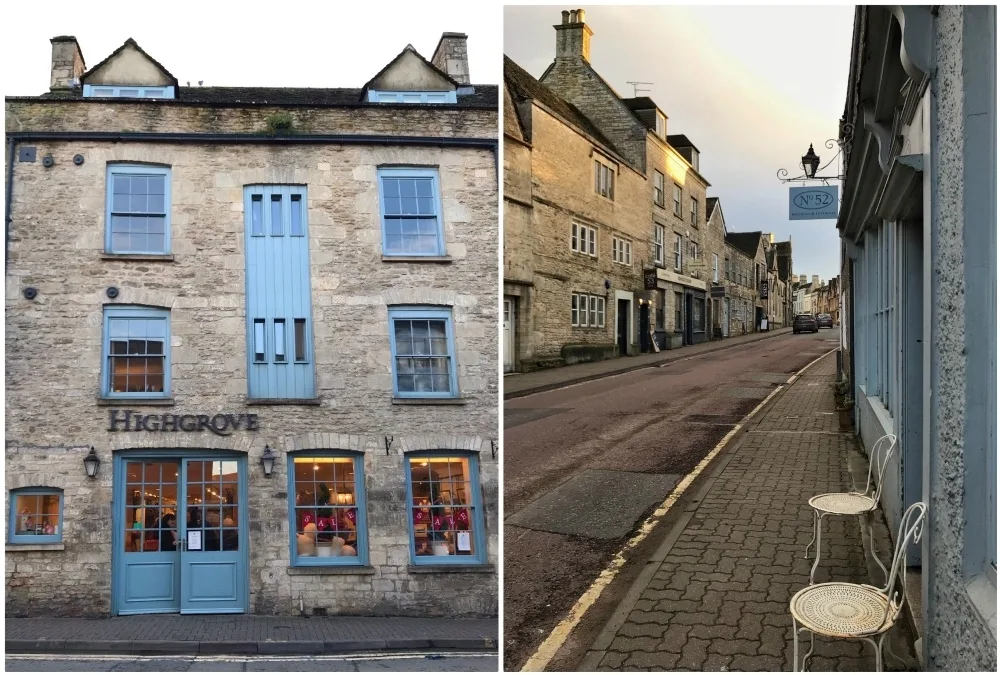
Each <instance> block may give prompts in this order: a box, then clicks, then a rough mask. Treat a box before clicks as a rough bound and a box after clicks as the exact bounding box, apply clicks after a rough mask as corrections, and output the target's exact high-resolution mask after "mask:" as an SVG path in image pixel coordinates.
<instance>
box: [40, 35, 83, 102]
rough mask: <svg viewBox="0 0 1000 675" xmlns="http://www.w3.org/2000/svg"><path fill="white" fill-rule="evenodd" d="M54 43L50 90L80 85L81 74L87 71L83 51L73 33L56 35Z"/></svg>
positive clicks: (52, 40)
mask: <svg viewBox="0 0 1000 675" xmlns="http://www.w3.org/2000/svg"><path fill="white" fill-rule="evenodd" d="M49 42H51V43H52V78H51V82H50V83H49V90H50V91H57V90H61V89H72V88H73V87H78V86H80V76H81V75H83V74H84V73H85V72H86V71H87V65H86V64H85V63H84V62H83V52H81V51H80V45H79V44H77V42H76V38H75V37H73V36H72V35H60V36H59V37H54V38H52V39H51V40H49Z"/></svg>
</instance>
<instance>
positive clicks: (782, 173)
mask: <svg viewBox="0 0 1000 675" xmlns="http://www.w3.org/2000/svg"><path fill="white" fill-rule="evenodd" d="M840 129H841V135H840V138H830V139H827V141H826V143H824V144H823V145H824V146H826V148H827V149H828V150H833V149H834V148H837V154H836V155H834V156H833V159H831V160H830V161H829V162H827V163H826V164H824V165H823V166H821V167H820V168H819V169H817V170H816V173H821V172H822V171H823V170H824V169H826V168H827V167H828V166H830V165H831V164H833V163H834V162H835V161H837V158H838V157H840V156H841V155H842V154H843V153H844V149H845V148H847V147H849V146H850V145H851V142H852V141H853V140H854V125H853V124H850V123H845V124H844V125H842V126H841V127H840ZM845 168H846V167H845ZM778 180H779V181H781V182H782V183H809V182H813V181H815V182H820V183H823V185H829V184H830V181H831V180H844V174H843V172H841V173H838V174H837V175H836V176H813V177H811V178H810V177H809V176H807V175H806V174H805V171H804V170H803V173H802V175H801V176H796V177H795V178H788V170H787V169H778Z"/></svg>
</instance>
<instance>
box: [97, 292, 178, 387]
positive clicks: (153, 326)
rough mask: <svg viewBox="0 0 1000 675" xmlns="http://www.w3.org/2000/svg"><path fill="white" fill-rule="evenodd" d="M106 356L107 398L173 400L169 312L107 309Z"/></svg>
mask: <svg viewBox="0 0 1000 675" xmlns="http://www.w3.org/2000/svg"><path fill="white" fill-rule="evenodd" d="M102 352H103V355H102V356H103V357H102V360H101V362H102V364H103V365H102V369H101V370H102V374H101V393H102V395H103V396H104V397H106V398H169V397H170V311H169V310H165V309H155V308H153V307H132V306H118V305H113V306H105V308H104V345H103V349H102Z"/></svg>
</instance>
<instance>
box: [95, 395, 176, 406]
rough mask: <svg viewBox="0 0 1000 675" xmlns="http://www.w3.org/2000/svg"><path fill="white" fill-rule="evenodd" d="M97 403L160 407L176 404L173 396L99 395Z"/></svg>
mask: <svg viewBox="0 0 1000 675" xmlns="http://www.w3.org/2000/svg"><path fill="white" fill-rule="evenodd" d="M97 405H99V406H104V407H110V406H113V405H117V406H122V405H147V406H148V405H152V406H159V407H170V406H172V405H174V399H173V397H171V398H124V397H123V398H105V397H98V398H97Z"/></svg>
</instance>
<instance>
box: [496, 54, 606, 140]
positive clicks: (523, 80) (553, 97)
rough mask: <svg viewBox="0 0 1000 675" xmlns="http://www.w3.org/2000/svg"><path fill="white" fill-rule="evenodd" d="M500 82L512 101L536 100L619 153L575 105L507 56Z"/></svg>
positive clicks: (526, 125)
mask: <svg viewBox="0 0 1000 675" xmlns="http://www.w3.org/2000/svg"><path fill="white" fill-rule="evenodd" d="M503 79H504V82H505V83H506V84H507V88H508V90H509V91H510V95H511V96H512V97H513V98H514V100H515V102H517V101H523V100H525V99H533V100H535V101H538V102H539V103H541V104H543V105H545V106H546V107H547V108H549V110H551V111H552V112H554V113H555V114H556V115H558V116H559V117H561V118H562V119H563V121H564V122H566V123H567V124H570V125H572V126H575V127H576V128H577V129H579V130H580V131H582V132H584V133H585V134H587V135H588V136H591V137H592V138H594V139H595V140H596V141H598V142H599V143H601V144H603V145H605V146H607V147H608V148H610V149H612V150H614V151H615V152H618V153H619V154H621V153H620V152H619V151H618V148H616V147H615V145H614V143H612V142H611V141H609V140H608V139H607V138H606V137H605V136H604V134H602V133H601V130H600V129H598V128H597V127H596V126H595V125H594V123H593V122H591V121H590V120H589V119H588V118H587V116H586V115H584V114H583V113H582V112H580V110H579V109H578V108H577V107H576V106H574V105H573V104H572V103H570V102H568V101H566V100H564V99H563V98H562V97H560V96H559V95H558V94H556V93H555V92H554V91H552V90H551V89H549V88H548V87H546V86H545V85H544V84H542V83H541V82H539V81H538V80H536V79H535V78H534V77H532V75H531V73H529V72H528V71H526V70H525V69H524V68H522V67H521V66H519V65H517V63H516V62H515V61H514V60H513V59H511V58H510V57H509V56H507V55H506V54H505V55H504V57H503ZM522 122H524V123H523V124H522V127H523V128H524V129H525V130H527V129H530V128H531V125H530V124H528V123H527V121H525V120H522ZM525 135H526V136H529V137H528V138H527V139H526V140H529V141H530V140H531V138H530V134H528V133H526V134H525Z"/></svg>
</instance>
